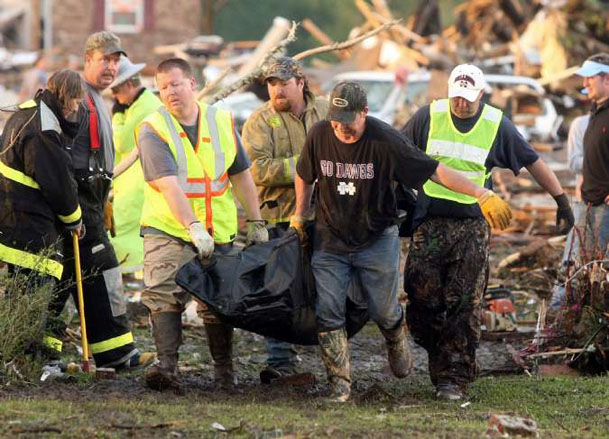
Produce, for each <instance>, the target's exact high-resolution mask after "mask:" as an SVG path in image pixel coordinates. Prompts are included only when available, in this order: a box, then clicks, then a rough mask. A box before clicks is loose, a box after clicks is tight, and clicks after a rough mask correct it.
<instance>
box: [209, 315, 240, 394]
mask: <svg viewBox="0 0 609 439" xmlns="http://www.w3.org/2000/svg"><path fill="white" fill-rule="evenodd" d="M205 332H206V333H207V344H208V345H209V352H210V353H211V357H212V359H213V360H214V381H215V383H216V385H218V386H220V388H221V389H231V388H232V387H234V386H235V385H236V384H237V381H236V379H235V374H234V371H233V328H231V327H230V326H228V325H225V324H224V323H209V322H205Z"/></svg>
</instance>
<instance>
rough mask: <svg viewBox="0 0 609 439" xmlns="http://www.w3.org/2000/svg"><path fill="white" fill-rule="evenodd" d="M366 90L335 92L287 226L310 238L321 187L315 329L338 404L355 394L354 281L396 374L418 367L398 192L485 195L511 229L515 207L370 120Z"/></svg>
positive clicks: (308, 154)
mask: <svg viewBox="0 0 609 439" xmlns="http://www.w3.org/2000/svg"><path fill="white" fill-rule="evenodd" d="M367 113H368V106H367V101H366V94H365V92H364V90H363V89H362V88H361V86H360V85H359V84H357V83H355V82H341V83H339V84H338V85H336V87H335V88H334V90H333V91H332V94H331V96H330V109H329V112H328V116H327V119H328V120H327V121H321V122H318V123H317V124H315V125H314V126H313V128H312V129H311V131H310V132H309V135H308V137H307V141H306V144H305V147H304V148H303V150H302V152H301V156H300V160H299V161H298V164H297V167H296V170H297V175H296V178H295V183H296V210H295V215H294V216H293V217H292V219H291V221H290V226H291V227H293V228H295V229H296V231H297V232H298V234H299V236H300V237H301V239H303V240H304V239H305V234H304V223H305V218H303V215H304V213H305V212H307V210H308V208H309V207H310V203H311V195H312V192H313V184H314V183H315V182H317V188H316V191H317V193H316V206H315V207H316V219H317V222H316V224H315V239H314V240H313V241H314V244H313V259H312V268H313V274H314V276H315V284H316V288H317V303H316V314H317V330H318V338H319V345H320V348H321V354H322V359H323V362H324V365H325V366H326V371H327V373H328V378H329V380H330V383H331V386H332V399H333V400H334V401H339V402H344V401H346V400H347V399H348V398H349V394H350V383H351V378H350V371H349V352H348V346H347V335H346V332H345V308H346V299H347V285H348V283H349V282H350V281H351V279H354V278H358V279H359V281H360V285H361V288H362V292H363V293H364V295H365V297H366V300H367V303H368V312H369V315H370V317H371V319H372V320H374V321H375V322H376V323H377V325H378V326H379V328H380V330H381V332H382V333H383V335H384V337H385V339H386V342H387V349H388V358H389V365H390V367H391V370H392V372H393V374H394V375H396V376H397V377H400V378H401V377H405V376H406V375H408V373H409V372H410V369H411V367H412V359H411V358H410V351H409V347H408V341H407V330H406V326H405V323H404V313H403V310H402V308H401V306H400V304H399V303H398V300H397V284H398V278H399V275H398V273H399V272H398V266H399V237H398V228H397V225H396V224H397V222H398V218H397V209H396V197H395V187H396V185H397V183H401V184H403V185H405V186H407V187H411V188H413V187H418V186H420V185H421V184H423V183H424V182H425V181H426V180H428V179H432V180H433V181H434V182H436V183H438V184H440V185H442V186H446V187H449V188H451V189H453V190H454V191H456V192H458V193H465V194H468V195H470V196H473V197H475V199H477V198H479V199H480V203H481V206H482V209H483V210H484V211H485V212H486V213H488V214H489V218H490V220H491V221H493V222H494V224H496V225H497V226H499V227H501V228H503V227H506V226H507V224H508V222H509V219H510V217H511V212H510V210H509V207H508V206H507V204H506V203H505V202H503V201H502V200H501V199H500V198H499V197H497V196H496V195H494V194H493V193H492V192H490V191H486V190H485V189H483V188H482V187H480V186H477V185H475V184H474V183H471V182H470V181H469V180H467V179H466V178H464V177H462V176H461V175H459V174H458V173H456V172H454V171H452V170H450V169H448V168H447V167H445V166H443V165H441V164H438V162H437V161H436V160H434V159H432V158H430V157H428V156H426V155H425V154H424V153H423V152H422V151H419V150H417V149H416V148H415V147H414V146H413V145H412V144H411V142H410V141H409V140H407V139H406V138H405V137H404V136H402V135H401V134H400V133H399V132H398V131H396V130H394V129H393V128H391V127H390V126H389V125H387V124H385V123H383V122H381V121H380V120H378V119H375V118H373V117H370V116H367Z"/></svg>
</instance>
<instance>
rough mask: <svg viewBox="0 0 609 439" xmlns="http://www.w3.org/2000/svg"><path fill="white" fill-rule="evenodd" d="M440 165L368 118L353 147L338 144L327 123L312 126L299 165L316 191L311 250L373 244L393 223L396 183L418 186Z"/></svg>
mask: <svg viewBox="0 0 609 439" xmlns="http://www.w3.org/2000/svg"><path fill="white" fill-rule="evenodd" d="M437 166H438V162H437V161H436V160H434V159H432V158H430V157H428V156H427V155H425V153H423V152H422V151H420V150H418V149H417V148H415V147H414V145H413V144H412V143H411V142H410V141H409V140H408V139H407V138H406V137H404V136H403V135H402V134H400V133H399V132H398V131H396V130H395V129H393V128H392V127H391V126H389V125H387V124H386V123H384V122H382V121H380V120H378V119H376V118H374V117H370V116H368V117H367V118H366V129H365V131H364V134H363V135H362V137H361V139H359V140H358V141H357V142H355V143H342V142H341V141H340V140H338V139H337V138H336V136H335V135H334V131H333V129H332V126H331V125H330V122H328V121H321V122H318V123H317V124H315V125H314V126H313V128H312V129H311V131H310V132H309V135H308V136H307V141H306V144H305V147H304V148H303V150H302V153H301V156H300V160H299V161H298V165H297V168H296V170H297V172H298V175H299V176H300V177H301V178H302V179H303V180H304V181H305V182H307V183H309V184H313V182H315V181H317V186H316V205H315V206H316V221H317V222H316V225H315V232H316V236H315V249H316V250H324V251H328V252H333V253H345V252H352V251H357V250H359V249H361V248H364V247H367V246H369V245H371V244H372V243H373V242H374V240H375V239H376V237H378V236H379V235H380V234H381V233H382V232H383V231H384V230H385V229H386V228H387V227H389V226H390V225H392V224H395V223H396V220H397V210H396V199H395V187H396V182H400V183H402V184H403V185H405V186H407V187H411V188H418V187H420V186H421V185H422V184H423V183H424V182H425V181H426V180H427V179H428V178H429V177H430V176H431V175H432V174H433V173H434V172H435V170H436V167H437Z"/></svg>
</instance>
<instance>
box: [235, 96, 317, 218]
mask: <svg viewBox="0 0 609 439" xmlns="http://www.w3.org/2000/svg"><path fill="white" fill-rule="evenodd" d="M305 100H306V107H305V111H304V113H303V114H302V117H301V118H298V117H296V116H295V115H294V114H292V113H290V112H278V111H276V110H275V109H274V108H273V105H272V104H271V101H267V102H266V103H265V104H264V105H262V106H261V107H259V108H258V109H257V110H256V111H254V113H252V115H251V116H250V117H249V118H248V120H247V121H246V122H245V125H244V126H243V146H244V147H245V151H246V152H247V154H248V156H249V157H250V159H251V160H252V167H251V172H252V177H253V179H254V183H256V186H257V187H258V198H259V199H260V212H261V214H262V218H264V219H265V220H267V221H268V223H269V224H276V223H286V222H289V221H290V216H291V215H292V214H293V213H294V208H295V207H296V191H295V190H294V174H295V172H296V162H297V161H298V157H299V156H300V151H301V150H302V148H303V146H304V144H305V140H306V138H307V133H308V132H309V130H310V129H311V127H313V125H314V124H315V123H317V122H318V121H320V120H323V119H324V118H325V117H326V113H327V111H328V102H327V101H326V100H323V99H319V98H315V96H314V95H313V94H312V93H310V92H307V93H306V95H305Z"/></svg>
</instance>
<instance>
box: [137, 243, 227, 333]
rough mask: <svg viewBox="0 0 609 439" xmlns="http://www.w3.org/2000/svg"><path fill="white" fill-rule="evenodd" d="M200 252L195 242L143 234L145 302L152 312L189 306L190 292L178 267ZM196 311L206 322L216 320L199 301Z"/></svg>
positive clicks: (170, 310)
mask: <svg viewBox="0 0 609 439" xmlns="http://www.w3.org/2000/svg"><path fill="white" fill-rule="evenodd" d="M196 255H197V254H196V253H195V249H194V247H193V246H192V245H189V244H186V243H184V242H182V241H180V240H178V239H175V238H170V237H168V236H164V235H150V234H148V235H144V285H145V286H146V288H145V289H144V291H143V292H142V303H143V304H144V305H145V306H146V307H147V308H148V309H149V310H150V313H151V314H157V313H161V312H179V313H181V312H182V311H184V309H185V308H186V304H187V303H188V301H189V300H190V295H189V294H188V293H187V292H186V291H184V290H183V289H182V288H180V287H179V286H178V285H177V284H176V282H175V277H176V274H177V272H178V270H179V269H180V268H181V267H182V266H183V265H184V264H186V263H187V262H189V261H190V260H192V258H194V257H195V256H196ZM197 314H199V316H200V317H201V318H202V319H203V320H204V321H205V322H206V323H217V321H218V320H217V317H216V316H215V315H214V314H212V313H211V311H209V309H208V308H207V305H205V304H204V303H203V302H200V301H197Z"/></svg>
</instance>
